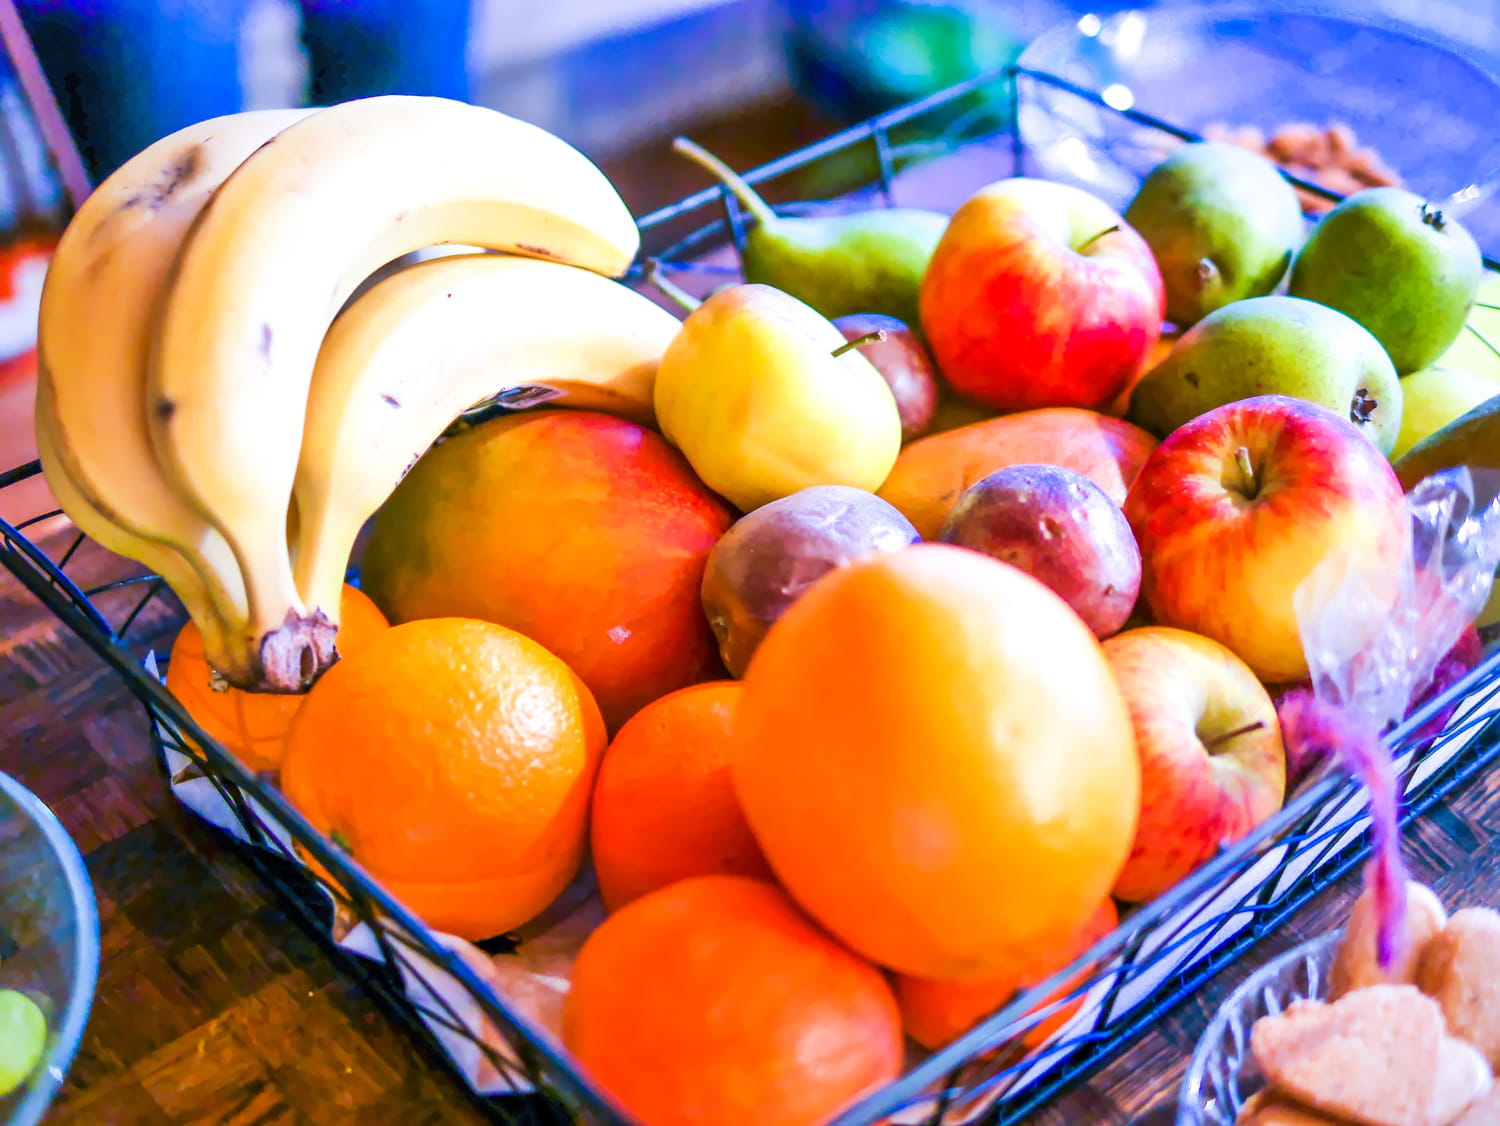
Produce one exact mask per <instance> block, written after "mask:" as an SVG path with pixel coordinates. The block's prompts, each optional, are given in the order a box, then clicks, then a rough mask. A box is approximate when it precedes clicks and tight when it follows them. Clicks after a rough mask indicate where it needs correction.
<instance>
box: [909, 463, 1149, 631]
mask: <svg viewBox="0 0 1500 1126" xmlns="http://www.w3.org/2000/svg"><path fill="white" fill-rule="evenodd" d="M938 539H939V540H942V541H943V542H944V543H952V544H957V545H958V546H959V547H967V548H972V549H973V550H975V551H981V552H983V553H984V554H986V555H990V556H993V557H994V558H996V559H998V560H1000V561H1001V562H1002V563H1009V564H1011V565H1012V566H1013V567H1019V568H1020V569H1021V570H1023V571H1025V572H1026V573H1027V574H1028V575H1030V576H1031V577H1032V578H1034V579H1040V580H1041V581H1042V582H1043V583H1045V584H1046V585H1047V586H1048V587H1050V588H1051V589H1052V590H1053V591H1055V592H1056V593H1058V594H1059V595H1061V596H1062V599H1063V601H1064V602H1066V603H1067V604H1068V605H1069V606H1071V607H1073V609H1074V610H1076V611H1077V612H1078V616H1079V617H1081V618H1082V619H1083V620H1084V622H1086V623H1087V624H1088V627H1089V629H1091V630H1093V631H1094V636H1095V637H1109V636H1110V635H1111V634H1115V633H1118V632H1119V631H1120V627H1122V626H1123V625H1124V624H1125V620H1126V619H1127V618H1129V617H1130V612H1131V610H1133V609H1134V608H1135V600H1136V595H1137V594H1139V593H1140V589H1141V553H1140V551H1139V549H1138V548H1137V547H1136V546H1135V536H1134V535H1133V534H1132V533H1131V531H1130V524H1129V522H1128V521H1126V519H1125V514H1124V513H1123V512H1121V511H1120V506H1119V505H1117V504H1116V503H1115V502H1114V501H1112V500H1110V499H1109V496H1108V495H1107V494H1106V493H1105V491H1104V490H1103V489H1101V488H1100V487H1099V486H1098V485H1096V484H1094V483H1093V482H1092V481H1090V480H1089V479H1088V478H1087V477H1085V476H1084V475H1083V474H1081V473H1074V472H1073V471H1072V470H1071V469H1064V468H1062V467H1061V466H1058V465H1012V466H1010V467H1008V468H1006V469H997V470H995V472H993V473H991V474H990V475H989V476H987V477H982V478H980V479H979V480H978V481H976V482H975V483H974V484H972V485H970V486H969V487H968V488H967V489H965V490H964V491H963V492H962V493H961V494H960V495H959V498H958V500H957V501H955V502H954V505H953V507H952V508H951V509H949V510H948V518H947V519H946V520H945V521H944V522H943V527H942V529H941V530H940V531H939V532H938Z"/></svg>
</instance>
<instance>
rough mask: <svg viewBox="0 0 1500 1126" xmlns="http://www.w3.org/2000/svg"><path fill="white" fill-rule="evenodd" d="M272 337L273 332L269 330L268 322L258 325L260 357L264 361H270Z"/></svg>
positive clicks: (273, 335) (273, 337) (273, 336)
mask: <svg viewBox="0 0 1500 1126" xmlns="http://www.w3.org/2000/svg"><path fill="white" fill-rule="evenodd" d="M274 339H275V333H273V332H272V331H271V326H270V325H268V324H263V325H261V326H260V358H261V359H263V360H265V361H266V363H270V362H271V341H272V340H274Z"/></svg>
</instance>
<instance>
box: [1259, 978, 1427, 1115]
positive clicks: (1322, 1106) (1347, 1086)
mask: <svg viewBox="0 0 1500 1126" xmlns="http://www.w3.org/2000/svg"><path fill="white" fill-rule="evenodd" d="M1442 1041H1443V1014H1442V1010H1441V1009H1439V1008H1438V1005H1437V1003H1436V1002H1435V1001H1433V1000H1432V999H1431V998H1430V997H1424V996H1423V995H1422V994H1421V993H1420V992H1418V991H1417V989H1416V988H1415V987H1413V986H1410V985H1373V986H1370V987H1369V988H1368V989H1359V990H1356V991H1355V992H1353V993H1349V994H1346V995H1345V996H1344V997H1342V998H1340V999H1339V1000H1338V1001H1336V1002H1334V1003H1332V1004H1328V1003H1325V1002H1322V1001H1298V1002H1296V1003H1295V1004H1293V1005H1291V1006H1289V1007H1288V1008H1287V1010H1286V1011H1285V1012H1284V1013H1282V1014H1280V1015H1279V1016H1274V1017H1262V1018H1261V1019H1260V1020H1258V1021H1256V1022H1255V1025H1254V1027H1253V1028H1252V1029H1251V1031H1250V1050H1251V1052H1252V1053H1253V1054H1254V1056H1255V1061H1256V1063H1258V1064H1259V1065H1260V1069H1261V1071H1262V1073H1264V1075H1265V1076H1266V1078H1267V1079H1268V1080H1269V1081H1270V1083H1271V1085H1272V1086H1273V1087H1276V1088H1278V1089H1279V1090H1281V1091H1283V1092H1285V1093H1286V1094H1288V1095H1290V1096H1292V1097H1293V1098H1294V1099H1296V1100H1297V1101H1299V1102H1302V1103H1306V1104H1307V1105H1308V1106H1310V1107H1313V1108H1314V1109H1316V1110H1318V1111H1320V1112H1322V1113H1323V1114H1325V1115H1331V1116H1333V1117H1334V1118H1348V1119H1352V1120H1353V1121H1355V1122H1358V1123H1363V1124H1365V1126H1447V1123H1445V1122H1434V1121H1432V1117H1431V1116H1432V1111H1433V1108H1434V1104H1435V1103H1436V1102H1438V1101H1439V1100H1438V1099H1437V1094H1438V1064H1439V1054H1440V1051H1441V1047H1442Z"/></svg>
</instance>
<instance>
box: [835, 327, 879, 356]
mask: <svg viewBox="0 0 1500 1126" xmlns="http://www.w3.org/2000/svg"><path fill="white" fill-rule="evenodd" d="M884 339H885V329H883V328H877V329H876V330H875V331H874V332H867V333H865V334H864V335H863V336H856V337H855V338H854V339H853V340H851V341H849V342H848V343H847V344H840V345H839V346H838V347H837V348H835V349H834V350H833V355H834V358H835V359H837V358H838V357H839V356H842V355H843V354H844V353H845V352H848V351H850V350H851V349H853V348H863V347H864V346H865V345H866V344H879V343H880V342H881V341H883V340H884Z"/></svg>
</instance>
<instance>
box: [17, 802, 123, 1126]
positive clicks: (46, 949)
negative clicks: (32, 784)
mask: <svg viewBox="0 0 1500 1126" xmlns="http://www.w3.org/2000/svg"><path fill="white" fill-rule="evenodd" d="M98 974H99V914H98V910H97V908H96V906H95V903H94V891H93V886H92V884H91V883H90V882H89V877H88V872H87V870H86V869H85V868H84V866H83V857H81V856H80V855H79V854H78V849H77V847H76V846H75V845H74V844H73V841H72V839H71V838H70V837H69V836H68V834H67V833H66V832H65V831H64V830H63V827H62V826H61V825H60V824H59V823H58V821H57V818H56V817H54V816H53V815H52V811H51V810H50V809H48V808H47V807H46V806H45V805H44V804H43V803H42V802H41V801H40V800H39V799H38V798H37V797H36V796H35V795H34V794H32V793H31V792H30V791H29V790H27V789H26V788H25V787H24V786H22V785H21V784H20V783H19V782H17V781H16V780H15V779H14V778H11V777H9V776H7V775H5V774H0V989H15V990H19V991H20V992H22V993H25V994H27V995H28V996H29V997H30V998H31V999H32V1000H33V1001H35V1002H36V1003H37V1005H38V1006H39V1007H40V1008H41V1010H42V1013H43V1015H45V1016H46V1018H47V1042H46V1047H45V1048H44V1050H43V1053H42V1058H41V1061H40V1062H39V1063H38V1065H37V1066H36V1068H35V1069H34V1070H33V1071H32V1073H31V1076H30V1078H29V1079H28V1080H26V1082H24V1083H22V1084H21V1086H20V1087H19V1088H17V1089H16V1090H15V1091H12V1092H11V1093H10V1094H9V1095H7V1096H5V1097H3V1098H0V1123H3V1124H4V1126H34V1124H35V1123H37V1122H39V1121H41V1118H42V1115H43V1114H44V1113H46V1110H47V1106H48V1104H50V1103H51V1101H52V1099H53V1096H55V1095H56V1093H57V1089H58V1087H59V1086H60V1085H61V1083H62V1080H63V1075H64V1074H65V1073H66V1071H67V1069H68V1064H69V1063H71V1062H72V1060H73V1054H74V1052H76V1051H77V1050H78V1042H79V1040H80V1039H81V1038H82V1037H83V1029H84V1025H85V1024H87V1023H88V1015H89V1007H90V1005H91V1004H92V1003H93V999H94V985H95V982H96V981H97V979H98Z"/></svg>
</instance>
